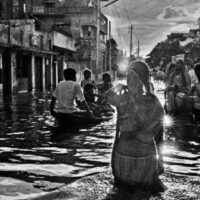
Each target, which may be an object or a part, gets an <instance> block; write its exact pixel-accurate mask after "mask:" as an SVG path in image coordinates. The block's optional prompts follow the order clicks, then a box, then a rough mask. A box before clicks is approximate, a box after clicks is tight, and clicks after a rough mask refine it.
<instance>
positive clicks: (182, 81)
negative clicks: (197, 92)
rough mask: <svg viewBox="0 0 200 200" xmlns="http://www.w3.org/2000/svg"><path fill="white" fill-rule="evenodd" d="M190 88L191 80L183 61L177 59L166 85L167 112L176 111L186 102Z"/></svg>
mask: <svg viewBox="0 0 200 200" xmlns="http://www.w3.org/2000/svg"><path fill="white" fill-rule="evenodd" d="M190 89H191V81H190V76H189V73H188V71H187V70H186V67H185V64H184V61H183V60H182V59H178V60H177V62H176V67H175V70H174V73H173V74H172V75H171V76H170V80H169V87H168V107H169V109H170V110H169V112H172V113H176V111H178V110H180V108H181V107H182V106H183V105H184V104H185V103H186V102H185V100H187V98H186V97H187V94H188V93H189V91H190Z"/></svg>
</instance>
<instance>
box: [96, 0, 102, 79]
mask: <svg viewBox="0 0 200 200" xmlns="http://www.w3.org/2000/svg"><path fill="white" fill-rule="evenodd" d="M100 12H101V11H100V0H96V23H97V35H96V37H97V45H96V46H97V49H96V53H97V56H96V67H95V79H96V80H98V73H97V69H98V67H99V54H100Z"/></svg>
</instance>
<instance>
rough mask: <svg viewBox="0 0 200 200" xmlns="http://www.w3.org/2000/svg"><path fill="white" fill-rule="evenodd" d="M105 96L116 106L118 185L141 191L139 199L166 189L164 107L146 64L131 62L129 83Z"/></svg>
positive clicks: (114, 156) (114, 157) (114, 158)
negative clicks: (163, 178)
mask: <svg viewBox="0 0 200 200" xmlns="http://www.w3.org/2000/svg"><path fill="white" fill-rule="evenodd" d="M143 88H145V90H144V89H143ZM106 99H107V101H108V102H109V103H110V104H112V105H113V106H115V107H116V108H117V125H116V137H115V142H114V146H113V152H112V161H111V164H112V170H113V175H114V178H115V184H116V185H117V186H118V187H128V188H131V190H132V191H134V189H135V191H138V192H139V194H138V193H137V198H136V199H137V200H139V199H143V197H145V198H146V197H150V196H151V195H152V194H155V193H159V192H163V191H164V190H165V187H164V185H163V184H162V182H161V180H160V179H159V174H160V173H163V170H164V168H163V165H162V154H161V151H160V150H159V146H160V144H161V143H162V138H163V137H162V135H163V123H162V118H163V116H164V110H163V108H162V105H161V104H160V102H159V100H158V99H157V97H156V96H155V95H154V94H152V93H151V91H150V78H149V69H148V66H147V64H146V63H144V62H142V61H134V62H132V63H131V64H130V66H129V71H128V75H127V86H125V85H122V84H118V85H116V86H115V87H113V88H111V89H110V90H109V91H108V92H107V93H106ZM155 144H157V145H158V151H157V146H156V145H155ZM157 157H159V159H157ZM138 195H139V197H138ZM133 199H135V198H133ZM147 199H148V198H147Z"/></svg>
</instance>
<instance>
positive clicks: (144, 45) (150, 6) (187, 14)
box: [101, 0, 200, 56]
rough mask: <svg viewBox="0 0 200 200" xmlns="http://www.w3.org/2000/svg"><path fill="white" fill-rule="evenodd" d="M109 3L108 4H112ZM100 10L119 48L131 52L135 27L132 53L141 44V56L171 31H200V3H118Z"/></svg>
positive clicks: (137, 0)
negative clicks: (108, 23) (107, 21)
mask: <svg viewBox="0 0 200 200" xmlns="http://www.w3.org/2000/svg"><path fill="white" fill-rule="evenodd" d="M112 1H113V0H109V1H108V2H112ZM105 4H106V3H101V11H102V12H103V13H104V14H105V15H106V16H107V18H108V19H109V20H110V21H111V26H112V33H111V34H112V36H113V38H114V39H115V40H116V41H117V43H118V48H119V49H122V50H124V51H126V52H127V55H129V52H130V50H129V49H130V47H129V46H130V26H131V24H132V25H133V52H136V49H137V44H138V42H137V41H139V42H140V55H141V56H146V55H147V54H148V53H150V52H151V50H152V49H153V47H154V46H155V45H156V44H157V43H158V42H161V41H163V40H165V39H166V38H167V35H169V34H170V33H172V32H186V33H188V31H189V29H192V28H198V27H199V25H198V18H199V17H200V0H118V1H117V2H116V3H114V4H111V5H109V6H108V7H104V5H105Z"/></svg>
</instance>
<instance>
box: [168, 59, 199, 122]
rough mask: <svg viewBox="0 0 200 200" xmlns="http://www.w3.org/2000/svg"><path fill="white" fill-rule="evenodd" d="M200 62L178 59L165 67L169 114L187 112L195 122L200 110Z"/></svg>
mask: <svg viewBox="0 0 200 200" xmlns="http://www.w3.org/2000/svg"><path fill="white" fill-rule="evenodd" d="M199 83H200V63H195V64H194V63H193V61H192V60H186V61H185V62H184V61H183V60H182V59H178V60H177V61H176V63H170V64H169V65H168V67H167V69H166V76H165V84H166V86H165V97H166V107H165V108H166V111H167V112H168V113H170V114H173V115H177V114H183V115H185V114H187V115H188V116H189V117H190V118H191V119H192V120H194V121H195V122H197V121H198V119H197V118H198V117H199V114H198V112H199V110H200V86H199Z"/></svg>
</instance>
